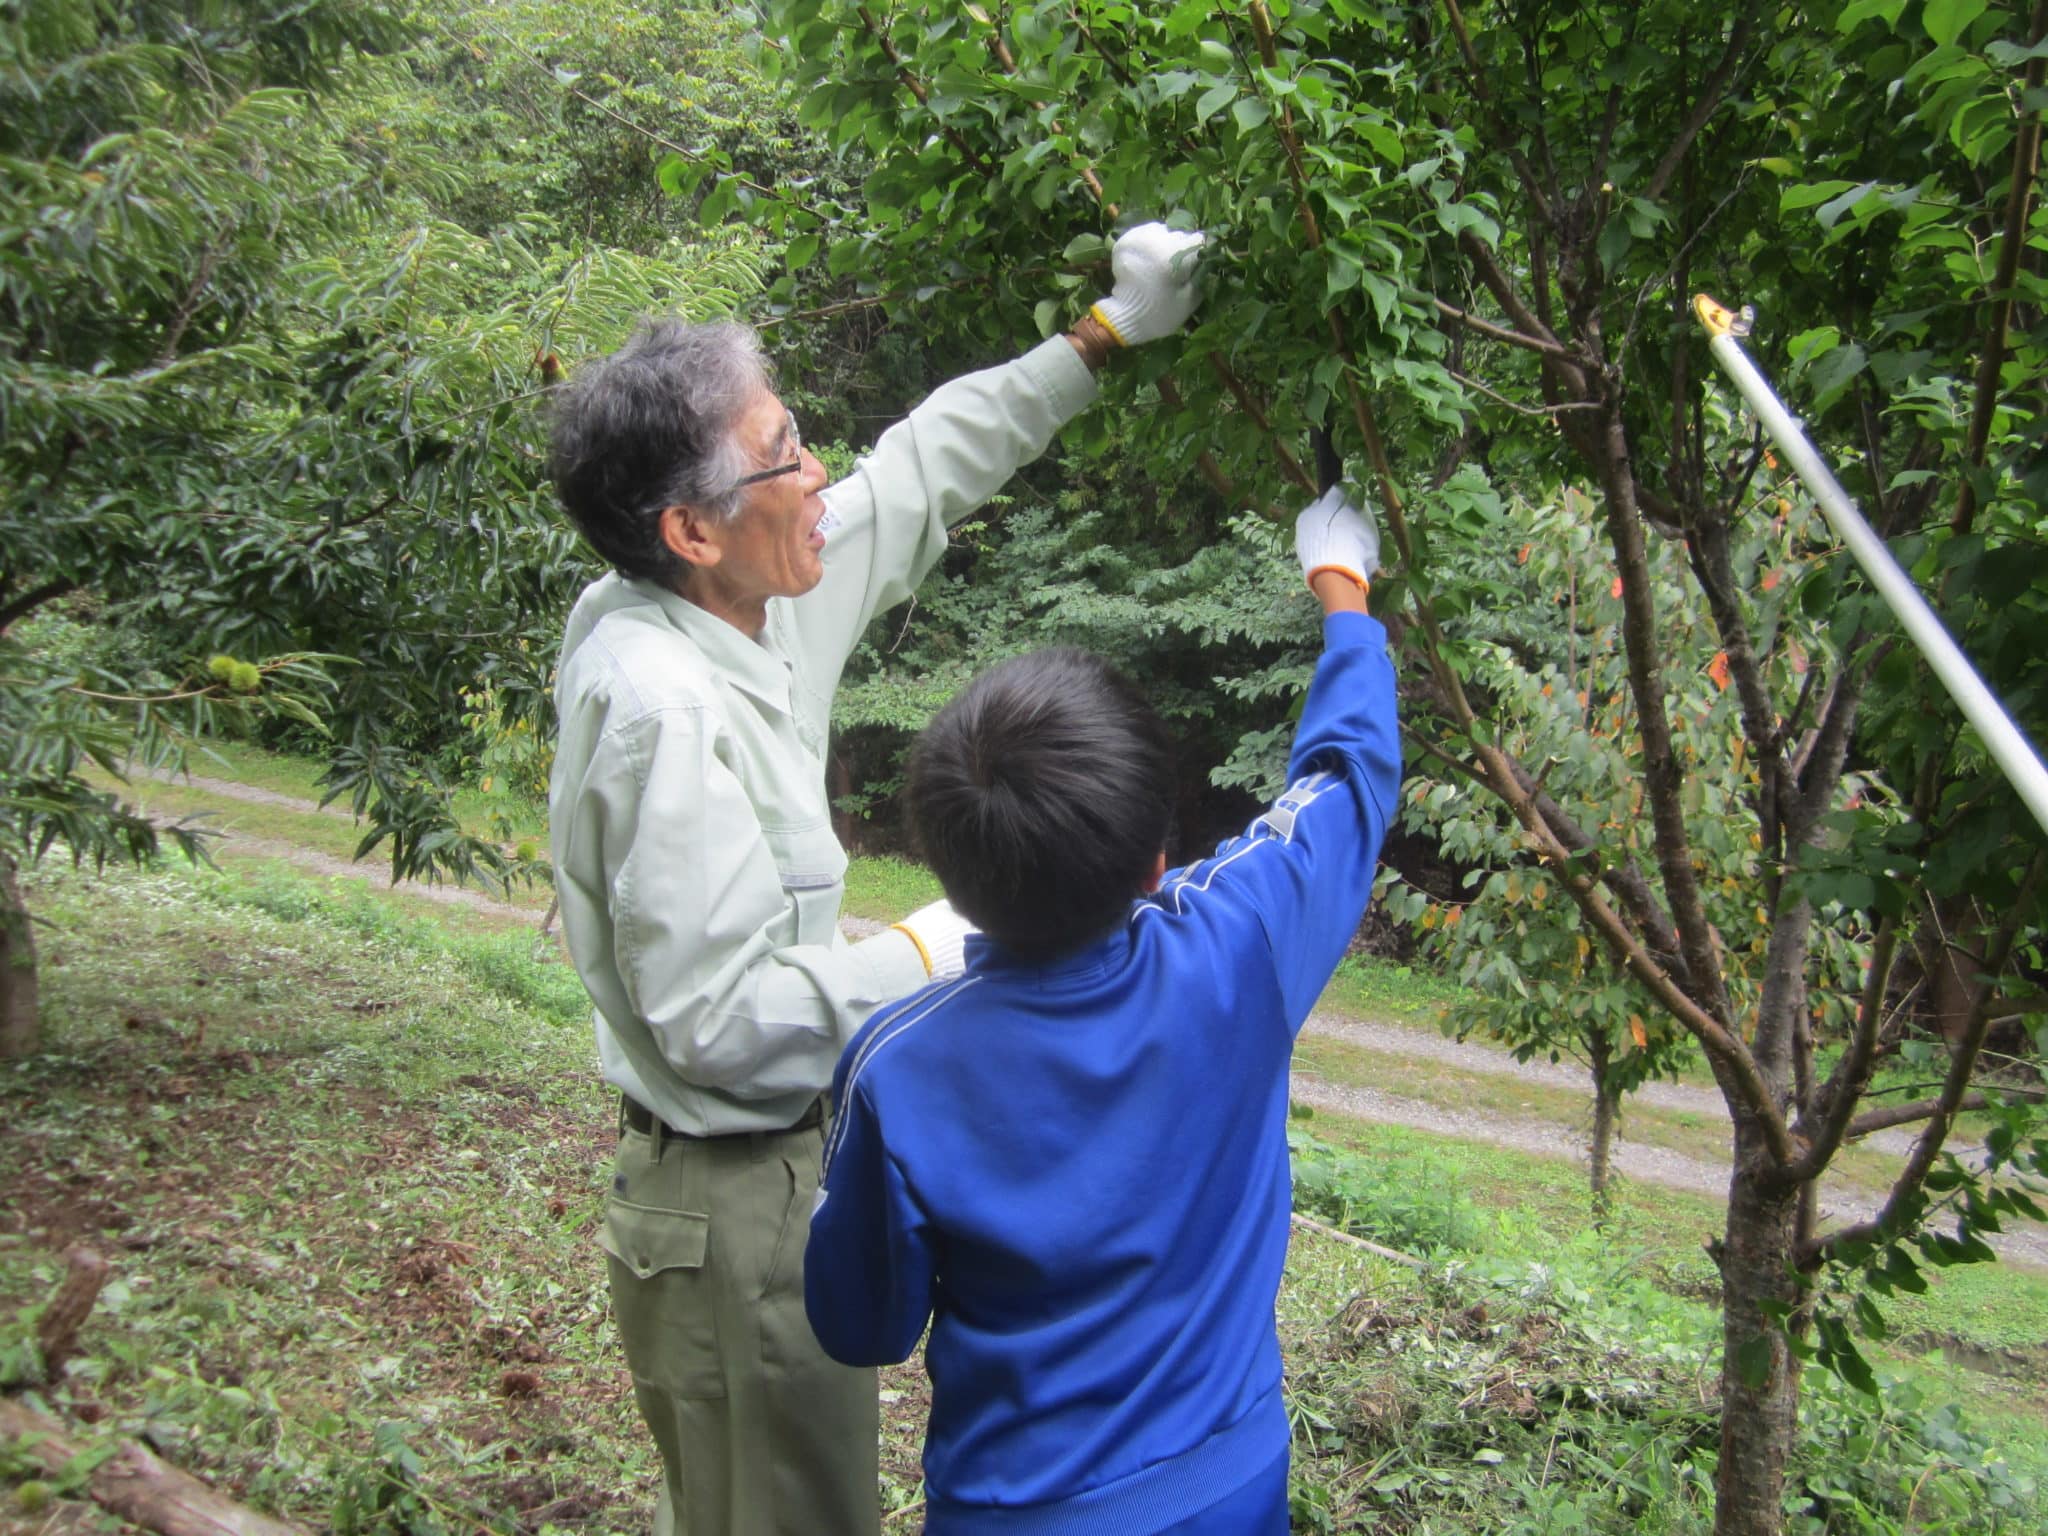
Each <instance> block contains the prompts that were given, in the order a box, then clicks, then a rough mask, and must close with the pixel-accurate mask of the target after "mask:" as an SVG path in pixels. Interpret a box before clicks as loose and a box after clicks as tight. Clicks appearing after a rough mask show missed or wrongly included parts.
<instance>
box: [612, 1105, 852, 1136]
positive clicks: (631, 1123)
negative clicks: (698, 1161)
mask: <svg viewBox="0 0 2048 1536" xmlns="http://www.w3.org/2000/svg"><path fill="white" fill-rule="evenodd" d="M619 1102H620V1103H621V1104H623V1105H624V1106H625V1119H626V1127H627V1129H628V1130H634V1131H638V1132H639V1133H640V1134H641V1135H642V1136H653V1135H655V1134H656V1133H657V1132H658V1133H659V1134H660V1135H661V1137H662V1139H664V1140H675V1141H724V1140H725V1139H726V1138H727V1137H728V1136H753V1135H762V1134H765V1135H769V1136H773V1135H776V1134H777V1133H776V1132H775V1131H772V1130H771V1131H767V1132H755V1131H724V1132H721V1133H719V1134H718V1135H715V1136H699V1135H696V1134H695V1133H693V1132H690V1131H679V1130H677V1129H676V1128H675V1127H674V1126H672V1125H666V1124H664V1123H663V1122H661V1121H659V1120H657V1119H655V1118H654V1111H653V1110H651V1109H649V1108H648V1107H647V1106H646V1105H645V1104H641V1103H638V1102H636V1101H635V1100H633V1099H630V1098H628V1097H626V1095H624V1094H620V1095H619ZM824 1123H825V1099H824V1096H823V1095H822V1094H821V1095H819V1096H818V1097H817V1098H815V1099H813V1100H811V1102H810V1106H809V1108H807V1109H805V1110H804V1112H803V1113H802V1114H800V1115H798V1116H797V1117H796V1123H795V1124H794V1125H789V1126H785V1127H784V1128H783V1129H784V1130H787V1131H808V1130H810V1129H811V1128H812V1127H813V1126H819V1125H823V1124H824Z"/></svg>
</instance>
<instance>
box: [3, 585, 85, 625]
mask: <svg viewBox="0 0 2048 1536" xmlns="http://www.w3.org/2000/svg"><path fill="white" fill-rule="evenodd" d="M77 590H78V583H77V582H75V581H71V580H68V579H66V578H64V577H61V576H58V577H53V578H51V579H50V580H49V581H46V582H44V583H43V584H42V585H41V586H40V587H30V588H29V589H28V590H27V591H26V592H24V593H22V594H21V596H19V597H16V598H10V599H9V600H8V601H7V602H5V603H4V604H0V634H5V633H6V632H7V630H8V629H9V628H10V627H11V626H12V625H13V624H14V623H15V621H16V620H18V619H21V618H25V617H26V616H27V615H29V614H31V613H34V612H35V611H36V609H38V608H40V607H42V606H43V604H45V603H48V602H53V601H55V600H56V599H57V598H60V597H62V596H64V595H65V594H66V593H67V592H76V591H77Z"/></svg>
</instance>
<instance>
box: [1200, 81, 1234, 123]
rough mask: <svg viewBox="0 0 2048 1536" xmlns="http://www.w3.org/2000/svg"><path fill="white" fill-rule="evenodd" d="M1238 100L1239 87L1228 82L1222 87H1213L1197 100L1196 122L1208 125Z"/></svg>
mask: <svg viewBox="0 0 2048 1536" xmlns="http://www.w3.org/2000/svg"><path fill="white" fill-rule="evenodd" d="M1236 98H1237V87H1236V85H1234V84H1233V83H1232V82H1230V81H1228V80H1226V81H1224V82H1223V83H1222V84H1221V85H1212V86H1210V87H1209V89H1208V90H1206V91H1204V92H1202V94H1201V95H1200V96H1199V97H1197V98H1196V100H1195V121H1196V122H1198V123H1206V122H1207V121H1209V119H1210V118H1212V117H1214V116H1215V115H1216V114H1217V113H1218V112H1221V111H1222V110H1223V109H1224V108H1225V107H1227V106H1229V105H1230V103H1231V102H1232V101H1234V100H1236Z"/></svg>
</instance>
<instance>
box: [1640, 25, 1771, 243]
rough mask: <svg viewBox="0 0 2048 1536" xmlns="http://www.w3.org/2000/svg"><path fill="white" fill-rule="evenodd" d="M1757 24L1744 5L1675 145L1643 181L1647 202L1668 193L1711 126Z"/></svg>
mask: <svg viewBox="0 0 2048 1536" xmlns="http://www.w3.org/2000/svg"><path fill="white" fill-rule="evenodd" d="M1755 26H1756V15H1755V11H1754V8H1753V7H1750V6H1744V7H1743V10H1742V13H1741V14H1740V15H1739V16H1737V17H1736V18H1735V25H1734V27H1733V28H1732V29H1730V31H1729V33H1728V45H1727V47H1725V48H1723V49H1722V50H1721V58H1720V61H1719V62H1718V63H1717V64H1715V65H1714V68H1713V70H1712V72H1711V73H1709V74H1708V76H1707V78H1706V80H1705V81H1703V82H1702V83H1701V85H1700V94H1699V98H1698V99H1697V100H1696V101H1694V102H1693V105H1692V111H1690V112H1689V113H1687V114H1686V118H1685V121H1684V122H1683V123H1681V124H1679V126H1678V136H1677V137H1676V138H1674V139H1673V140H1672V141H1671V147H1670V148H1669V149H1667V150H1665V151H1664V158H1663V159H1661V160H1659V161H1658V162H1657V168H1656V169H1655V170H1654V171H1652V172H1650V179H1649V180H1648V181H1646V182H1644V183H1643V190H1642V191H1641V192H1640V193H1638V194H1637V195H1638V196H1640V197H1642V198H1644V199H1645V200H1646V201H1649V202H1653V203H1654V202H1655V201H1656V200H1657V199H1658V198H1660V197H1662V196H1663V195H1664V189H1665V188H1666V187H1667V186H1669V185H1670V184H1671V178H1672V177H1673V176H1674V175H1675V174H1677V171H1678V167H1679V166H1680V165H1681V164H1682V163H1683V162H1684V160H1685V155H1686V151H1687V150H1689V149H1691V148H1692V142H1693V140H1694V139H1696V138H1698V137H1699V134H1700V130H1701V129H1702V128H1704V127H1706V126H1707V120H1708V119H1709V118H1711V117H1712V116H1713V115H1714V113H1715V111H1716V110H1717V109H1718V108H1719V107H1720V105H1721V102H1722V100H1723V99H1724V98H1725V97H1726V96H1727V94H1728V88H1729V86H1730V85H1731V84H1732V83H1733V82H1734V79H1735V71H1736V69H1737V67H1738V66H1739V65H1740V64H1741V62H1742V50H1743V49H1745V48H1746V47H1748V46H1749V34H1750V32H1751V31H1752V30H1754V28H1755Z"/></svg>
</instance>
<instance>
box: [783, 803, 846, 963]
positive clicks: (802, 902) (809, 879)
mask: <svg viewBox="0 0 2048 1536" xmlns="http://www.w3.org/2000/svg"><path fill="white" fill-rule="evenodd" d="M762 835H763V836H764V837H765V839H766V840H767V843H768V851H769V852H770V854H772V855H773V857H774V859H775V873H776V876H777V878H778V879H780V880H781V881H782V888H783V890H785V891H787V892H788V893H789V896H790V899H791V901H792V902H793V903H794V905H795V908H796V928H797V931H796V942H797V943H799V944H830V943H831V942H832V936H833V934H834V932H835V931H836V925H837V923H838V920H839V896H840V891H841V888H842V887H843V886H844V885H845V883H846V862H847V861H846V850H845V849H844V848H842V847H840V846H839V839H838V838H836V837H834V836H833V835H832V824H831V823H830V822H828V821H825V820H822V819H820V820H818V821H815V822H812V823H809V824H807V825H804V826H800V827H777V828H764V829H763V833H762Z"/></svg>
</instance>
